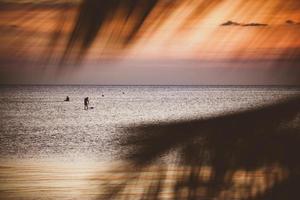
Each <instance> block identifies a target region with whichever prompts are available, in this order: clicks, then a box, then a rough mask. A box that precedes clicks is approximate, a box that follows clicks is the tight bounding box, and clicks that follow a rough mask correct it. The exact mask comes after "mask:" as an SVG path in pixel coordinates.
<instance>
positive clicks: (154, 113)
mask: <svg viewBox="0 0 300 200" xmlns="http://www.w3.org/2000/svg"><path fill="white" fill-rule="evenodd" d="M299 93H300V90H299V88H282V87H281V88H276V87H269V88H266V87H196V86H194V87H185V86H172V87H171V86H170V87H168V86H161V87H158V86H156V87H153V86H143V87H142V86H140V87H137V86H130V87H129V86H128V87H127V86H2V87H0V113H1V114H0V127H1V128H0V157H1V158H2V159H3V158H26V159H27V158H47V159H49V158H55V159H67V160H69V159H70V160H74V159H75V160H77V159H93V160H100V161H102V160H111V159H114V152H115V150H114V147H113V145H112V144H111V143H112V142H113V138H117V137H118V134H126V132H124V130H123V129H124V128H126V127H129V126H134V125H138V124H140V123H150V122H157V123H159V122H166V121H173V120H182V119H193V118H201V117H203V118H205V117H209V116H212V115H219V114H222V113H226V112H234V111H237V110H241V109H248V108H253V107H255V106H261V105H264V104H269V103H272V102H274V101H276V100H280V99H283V98H288V97H291V96H293V95H296V94H299ZM66 96H69V97H70V102H64V99H65V97H66ZM84 97H89V98H90V106H91V107H93V109H90V110H88V111H85V110H84V109H83V107H84V106H83V99H84Z"/></svg>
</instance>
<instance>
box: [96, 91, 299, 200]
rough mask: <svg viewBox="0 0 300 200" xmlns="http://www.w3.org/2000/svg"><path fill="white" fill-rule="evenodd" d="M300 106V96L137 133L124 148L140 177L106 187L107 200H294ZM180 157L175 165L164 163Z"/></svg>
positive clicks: (128, 177) (149, 127)
mask: <svg viewBox="0 0 300 200" xmlns="http://www.w3.org/2000/svg"><path fill="white" fill-rule="evenodd" d="M299 103H300V97H299V96H297V97H294V98H292V99H289V100H286V101H281V102H278V103H276V104H272V105H269V106H266V107H262V108H257V109H253V110H247V111H241V112H237V113H232V114H227V115H223V116H219V117H214V118H209V119H199V120H198V119H195V120H190V121H178V122H171V123H165V124H146V125H141V126H138V127H131V128H129V131H130V132H131V134H130V135H129V136H128V135H126V136H124V138H121V140H120V141H118V142H119V145H120V146H119V147H120V149H121V151H120V154H121V156H124V158H125V159H126V160H127V162H128V165H126V167H124V166H123V168H125V169H126V168H127V169H132V170H133V172H132V173H128V171H126V170H124V172H123V174H122V173H121V175H123V178H122V181H119V182H118V183H114V184H112V183H111V182H110V181H108V182H106V183H105V182H104V183H103V185H102V186H103V187H104V194H103V195H100V196H99V199H165V198H167V197H168V198H170V199H188V200H193V199H255V200H258V199H264V200H265V199H278V200H279V199H294V198H293V197H296V195H297V193H298V191H297V186H298V185H299V184H300V179H299V165H300V160H299V159H298V157H297V155H296V154H297V152H299V150H300V149H299V144H300V143H299V142H300V136H299V130H300V127H299V113H300V112H299V111H300V104H299ZM174 151H175V152H177V156H175V159H173V160H172V161H167V162H165V161H163V160H164V159H163V157H164V155H168V154H169V153H170V152H174ZM170 163H173V167H174V166H175V168H174V170H170V169H169V167H170ZM153 166H155V169H153ZM180 169H182V170H180ZM149 172H150V174H149ZM172 172H173V173H172ZM170 173H171V174H170ZM129 174H130V175H129ZM149 177H151V178H149ZM170 177H172V178H170ZM137 191H138V192H137ZM133 195H134V197H133Z"/></svg>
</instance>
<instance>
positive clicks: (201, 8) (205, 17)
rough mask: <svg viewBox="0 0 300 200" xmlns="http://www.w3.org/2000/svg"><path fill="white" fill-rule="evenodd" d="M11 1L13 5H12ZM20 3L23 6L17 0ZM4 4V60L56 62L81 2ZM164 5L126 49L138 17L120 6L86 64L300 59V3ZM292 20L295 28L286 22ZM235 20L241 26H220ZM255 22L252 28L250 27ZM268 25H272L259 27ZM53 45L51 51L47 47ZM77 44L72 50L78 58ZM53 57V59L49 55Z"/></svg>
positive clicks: (183, 0)
mask: <svg viewBox="0 0 300 200" xmlns="http://www.w3.org/2000/svg"><path fill="white" fill-rule="evenodd" d="M7 2H13V1H7ZM15 2H18V3H15ZM26 2H27V4H23V2H22V1H14V3H11V4H9V5H7V4H5V3H2V4H3V5H4V6H3V5H1V12H0V19H1V20H0V30H1V31H0V42H1V47H0V59H1V63H2V65H7V63H8V64H9V63H10V62H13V61H14V60H18V59H20V60H25V61H27V60H29V61H37V60H40V59H41V58H42V59H44V58H47V59H48V61H49V60H51V62H52V63H55V62H58V60H59V59H60V57H61V55H62V54H63V52H64V50H65V47H66V44H67V41H68V37H69V35H70V33H71V31H72V28H73V26H74V23H75V20H76V12H77V6H76V4H74V5H72V6H69V7H63V6H61V2H63V1H55V2H54V3H49V2H48V3H36V2H38V1H32V2H34V3H28V2H29V1H26ZM174 2H175V3H174V4H172V5H171V6H169V5H168V6H166V5H167V3H168V0H161V1H159V2H158V4H157V5H156V6H155V7H154V9H153V10H151V12H150V13H149V15H148V16H147V18H146V20H145V21H144V23H143V25H142V26H141V28H140V29H139V31H138V32H137V34H136V35H135V38H134V40H132V41H131V43H130V44H129V45H128V46H124V45H123V41H124V38H126V36H127V35H128V33H129V31H130V30H131V29H132V27H133V25H134V22H135V20H136V17H137V16H136V15H138V14H137V13H133V14H132V15H131V16H129V17H128V19H126V18H125V17H124V15H125V14H126V13H125V11H124V10H123V9H116V10H115V12H114V13H113V14H112V15H111V16H110V17H108V18H107V19H106V21H105V23H104V24H103V25H102V26H101V28H100V29H99V32H98V34H97V37H96V39H95V41H93V43H92V46H91V47H90V48H89V49H88V53H87V55H86V56H85V62H89V61H90V62H100V61H101V59H115V58H118V59H125V60H126V62H127V60H143V59H144V60H151V59H152V60H199V62H201V61H205V62H207V61H211V62H214V61H219V60H238V61H240V60H246V61H251V60H267V61H269V62H271V63H272V62H277V60H297V61H295V62H298V60H299V59H300V50H299V49H300V37H299V35H300V34H299V33H300V1H299V0H264V1H262V0H212V1H210V3H205V2H207V1H206V0H180V1H179V0H175V1H174ZM287 20H291V23H286V21H287ZM227 21H232V22H237V23H239V25H228V26H221V24H223V23H225V22H227ZM250 23H256V25H253V26H244V25H245V24H250ZM257 24H267V26H257ZM49 46H50V47H51V48H49ZM77 51H78V49H76V47H75V48H74V49H73V50H72V52H73V53H76V52H77ZM50 55H51V56H50Z"/></svg>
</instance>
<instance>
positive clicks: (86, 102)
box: [84, 97, 90, 110]
mask: <svg viewBox="0 0 300 200" xmlns="http://www.w3.org/2000/svg"><path fill="white" fill-rule="evenodd" d="M89 103H90V101H89V98H88V97H86V98H84V110H88V109H89Z"/></svg>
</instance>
